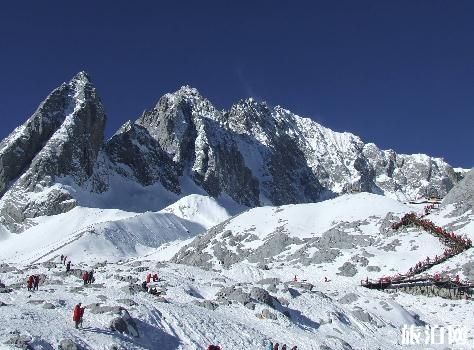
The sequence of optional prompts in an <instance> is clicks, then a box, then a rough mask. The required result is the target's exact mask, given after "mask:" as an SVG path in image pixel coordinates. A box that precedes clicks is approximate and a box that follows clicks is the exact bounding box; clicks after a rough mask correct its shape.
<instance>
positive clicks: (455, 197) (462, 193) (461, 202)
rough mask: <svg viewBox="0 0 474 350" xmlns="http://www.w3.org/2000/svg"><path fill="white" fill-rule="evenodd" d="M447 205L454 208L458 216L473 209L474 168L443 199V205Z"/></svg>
mask: <svg viewBox="0 0 474 350" xmlns="http://www.w3.org/2000/svg"><path fill="white" fill-rule="evenodd" d="M449 204H453V205H455V206H456V212H457V213H458V214H460V213H464V212H466V211H468V210H473V209H474V168H473V169H471V170H470V171H468V172H466V173H465V174H464V178H463V179H462V180H461V181H460V182H459V183H458V184H457V185H455V186H454V187H453V189H451V191H449V193H448V194H447V196H446V197H445V198H444V200H443V205H444V206H446V205H449Z"/></svg>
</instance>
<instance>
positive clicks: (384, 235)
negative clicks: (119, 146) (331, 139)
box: [0, 190, 474, 350]
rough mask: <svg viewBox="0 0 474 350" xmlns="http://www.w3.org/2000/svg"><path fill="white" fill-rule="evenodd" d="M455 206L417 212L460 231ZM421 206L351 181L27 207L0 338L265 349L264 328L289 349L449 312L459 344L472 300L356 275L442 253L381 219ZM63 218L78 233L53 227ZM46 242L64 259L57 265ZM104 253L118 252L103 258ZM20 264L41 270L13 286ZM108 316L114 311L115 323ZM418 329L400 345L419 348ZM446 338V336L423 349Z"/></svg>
mask: <svg viewBox="0 0 474 350" xmlns="http://www.w3.org/2000/svg"><path fill="white" fill-rule="evenodd" d="M453 191H454V190H453ZM455 209H456V205H454V204H446V206H445V207H443V208H442V209H441V210H439V211H435V212H433V213H432V214H430V215H429V216H428V218H429V219H430V220H432V221H434V222H436V223H437V224H438V225H441V226H443V227H445V228H447V229H454V230H455V231H456V232H457V233H459V234H466V235H467V236H468V237H469V238H471V239H473V238H474V235H473V232H474V231H473V228H474V227H473V225H472V224H473V222H474V221H473V219H474V216H473V215H474V213H473V212H472V211H470V212H465V213H464V214H462V215H460V216H459V215H458V216H453V210H455ZM422 210H423V206H416V205H406V204H402V203H400V202H398V201H396V200H393V199H390V198H388V197H386V196H380V195H374V194H370V193H358V194H346V195H343V196H339V197H337V198H334V199H330V200H327V201H323V202H319V203H308V204H295V205H284V206H279V207H262V208H253V209H250V210H248V211H245V212H243V213H241V214H240V215H237V216H234V217H230V215H229V213H228V212H226V210H225V209H224V208H223V207H222V206H221V205H220V204H219V203H218V202H217V201H216V200H214V199H212V198H209V197H207V198H206V197H202V196H194V195H193V196H188V197H185V198H183V199H181V200H180V201H179V202H177V203H175V204H173V205H171V206H169V207H167V208H166V209H164V210H162V211H161V212H159V213H146V214H138V215H137V214H135V215H132V214H131V213H127V212H123V211H119V210H116V209H115V210H112V209H108V210H105V209H104V210H101V212H100V213H99V210H98V209H93V208H88V209H86V208H80V207H76V208H74V209H72V210H70V211H69V212H66V213H63V214H59V215H55V216H51V217H48V218H36V219H34V220H46V221H45V222H42V223H39V224H38V225H37V226H34V227H31V228H30V229H28V230H27V231H25V232H24V233H23V234H21V235H15V236H14V237H11V238H10V239H8V240H6V241H5V242H2V245H1V246H0V259H1V262H2V263H1V264H0V281H1V283H3V284H5V288H2V287H1V286H0V291H1V292H2V293H1V294H0V296H1V297H0V329H1V330H2V332H0V343H9V344H17V345H21V344H28V346H30V348H31V349H44V348H58V346H59V345H60V344H63V345H62V346H64V347H63V349H64V348H66V347H65V346H66V345H65V344H71V343H72V344H77V346H78V347H80V348H83V349H87V350H92V349H93V350H95V349H120V350H125V349H127V350H128V349H130V350H132V349H140V350H143V349H149V350H150V349H163V350H173V349H177V350H178V349H179V350H190V349H192V350H201V349H205V348H206V347H207V346H208V345H209V344H216V345H217V344H218V345H220V346H221V347H222V349H224V350H227V349H241V348H248V349H265V348H266V347H267V346H268V343H269V341H272V342H273V343H276V342H279V343H280V345H282V344H284V343H285V344H287V345H290V346H293V345H297V346H298V349H301V350H328V349H334V350H349V349H357V350H365V349H380V350H393V349H399V350H402V349H406V348H407V345H404V344H402V339H403V338H402V330H403V327H411V326H413V327H418V329H419V330H421V331H422V332H423V334H424V330H425V326H429V327H439V326H443V327H446V329H447V327H460V326H463V327H465V328H466V329H467V330H468V333H467V335H466V338H467V341H468V343H467V345H466V346H465V347H463V346H461V345H459V346H452V347H451V348H459V349H464V348H466V349H467V348H469V346H471V345H472V340H473V334H472V329H473V327H474V319H473V318H472V317H471V315H472V313H473V312H474V304H473V303H472V301H470V300H462V299H453V300H447V299H442V298H440V297H428V296H426V295H416V294H408V293H405V292H403V291H401V290H398V291H397V292H391V293H390V292H384V291H378V290H373V289H367V288H364V287H362V286H361V285H360V281H361V279H365V278H366V277H367V276H368V277H369V278H378V277H380V276H384V275H385V276H386V275H394V274H397V273H404V272H406V271H407V270H408V268H409V267H411V266H413V264H414V263H416V262H417V261H420V260H422V259H424V258H425V257H426V256H427V255H428V256H433V255H434V254H438V255H440V254H442V252H443V250H444V249H445V247H444V246H443V244H442V242H440V241H439V240H438V239H437V238H436V237H434V236H433V235H430V234H428V233H426V232H425V231H423V230H421V229H420V228H417V227H409V228H405V229H401V230H397V231H395V230H393V229H391V228H390V225H391V223H392V222H395V221H396V220H397V218H399V217H400V216H402V215H403V214H405V213H407V212H411V211H418V212H420V211H422ZM216 223H217V224H216ZM190 224H191V225H190ZM72 226H74V227H77V229H78V231H79V232H82V233H83V235H61V232H57V230H55V228H57V227H63V228H64V230H65V231H67V230H71V227H72ZM40 227H42V230H40ZM182 227H184V228H185V229H184V230H183V229H182ZM195 228H196V230H195V231H194V232H193V234H197V235H198V236H197V237H196V238H195V239H194V240H193V239H189V240H186V237H188V236H186V230H189V231H191V230H193V229H195ZM159 230H161V231H163V234H161V233H160V232H158V231H159ZM41 231H43V232H41ZM173 234H175V236H174V238H176V239H180V241H177V242H174V243H173V242H169V243H170V244H168V245H167V244H164V245H161V246H160V247H158V248H156V247H157V245H155V243H154V239H153V237H154V238H155V240H156V242H159V241H160V240H162V238H163V237H167V238H170V239H173V237H171V236H172V235H173ZM161 242H163V241H161ZM3 243H6V245H4V244H3ZM147 244H148V245H149V246H147ZM51 248H53V249H51ZM131 248H133V249H131ZM137 248H138V250H142V251H137ZM176 251H179V252H178V253H177V254H176V255H175V256H174V258H173V259H172V261H169V260H170V257H171V256H173V254H174V252H176ZM60 254H67V255H68V257H69V258H70V259H71V260H72V262H73V265H72V271H71V272H70V273H66V272H64V266H63V265H62V264H60V261H59V255H60ZM101 254H102V255H101ZM108 254H117V255H116V257H118V258H120V259H122V260H121V261H111V260H109V258H110V256H109V255H108ZM472 258H473V254H472V249H469V250H467V251H465V252H463V253H462V254H460V255H458V256H456V257H454V258H452V259H449V260H447V261H445V262H443V263H442V264H440V265H437V266H434V267H433V268H432V269H431V270H429V271H428V272H427V273H430V274H433V273H435V272H442V273H443V275H444V274H446V275H448V276H451V277H453V276H454V275H455V274H458V275H460V276H461V278H462V279H463V280H464V279H471V280H472V279H474V267H473V263H472ZM100 259H102V260H100ZM104 260H107V261H104ZM91 269H94V271H95V273H94V275H95V279H96V280H95V282H94V283H93V284H92V285H87V286H83V283H82V280H81V278H80V276H81V274H82V272H83V271H86V270H87V271H89V270H91ZM155 272H156V273H158V275H159V277H160V281H159V282H152V283H151V284H152V286H155V287H156V288H157V289H158V290H159V291H160V292H161V295H160V296H155V295H151V294H149V293H147V292H146V291H144V290H142V289H141V286H140V284H141V282H142V281H143V280H144V279H145V276H146V275H147V274H148V273H155ZM31 274H37V275H39V276H40V277H41V283H40V287H39V291H36V292H29V291H27V290H26V288H25V286H24V285H25V281H26V279H27V278H28V276H29V275H31ZM294 276H296V277H297V281H296V282H295V281H294ZM325 278H328V280H325ZM78 302H82V304H83V305H84V306H86V310H85V316H84V325H83V326H84V328H83V329H75V328H74V326H73V323H72V321H70V318H71V311H72V309H73V307H74V305H75V304H76V303H78ZM125 310H126V311H125ZM120 319H122V321H123V322H125V324H126V325H125V327H122V328H117V327H118V326H119V325H120V324H122V326H123V322H122V323H121V321H120ZM118 329H120V330H122V333H120V332H118V331H117V330H118ZM422 341H423V343H422V344H420V345H419V346H412V348H413V349H420V350H421V349H426V348H427V347H426V344H425V343H424V338H422ZM447 345H450V344H449V343H448V338H447V337H446V340H445V343H444V344H443V345H442V346H440V347H436V346H434V347H433V349H438V348H440V349H444V348H446V346H447ZM24 346H26V345H24ZM70 346H73V345H70ZM71 348H72V349H74V347H71Z"/></svg>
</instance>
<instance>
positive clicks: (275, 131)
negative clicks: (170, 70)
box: [0, 72, 462, 232]
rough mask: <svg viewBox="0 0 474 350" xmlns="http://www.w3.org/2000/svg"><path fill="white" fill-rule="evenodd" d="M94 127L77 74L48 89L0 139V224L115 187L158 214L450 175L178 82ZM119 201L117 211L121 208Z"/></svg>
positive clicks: (91, 96) (445, 187)
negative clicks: (152, 100) (136, 194)
mask: <svg viewBox="0 0 474 350" xmlns="http://www.w3.org/2000/svg"><path fill="white" fill-rule="evenodd" d="M49 120H51V122H50V124H48V123H46V121H49ZM105 123H106V115H105V110H104V107H103V105H102V102H101V100H100V97H99V96H98V94H97V91H96V89H95V87H94V86H93V84H92V82H91V80H90V78H89V76H88V74H87V73H85V72H80V73H78V74H77V75H76V76H75V77H74V78H73V79H72V80H71V81H70V82H69V83H64V84H62V85H61V86H60V87H58V88H57V89H55V90H53V92H52V93H51V94H50V95H48V97H47V98H46V99H45V101H43V102H42V103H41V104H40V106H39V107H38V109H37V111H36V112H35V113H34V114H33V115H32V117H30V118H29V119H28V120H27V121H26V122H25V123H24V124H23V125H22V126H20V127H18V128H17V129H15V131H13V132H12V133H11V134H10V135H9V136H8V137H7V138H5V139H4V140H3V141H2V143H0V220H1V223H2V224H3V225H4V226H6V227H7V228H8V229H9V230H11V231H12V232H21V231H22V230H24V228H25V227H28V226H29V225H31V224H33V223H32V220H31V219H32V218H35V217H38V216H43V215H54V214H58V213H61V212H65V211H68V210H70V209H71V208H73V207H75V206H77V205H79V206H81V205H86V206H95V205H96V204H95V203H94V200H92V199H91V200H83V199H81V198H86V197H91V196H92V197H94V198H99V197H100V196H102V197H104V196H108V195H110V194H111V193H116V192H120V191H122V190H124V192H127V188H128V189H129V190H128V191H129V192H131V189H132V188H138V187H139V188H140V192H143V193H145V194H146V196H148V197H153V198H163V200H162V201H161V202H163V204H162V205H163V206H166V205H169V204H170V203H171V202H170V200H168V199H167V198H173V199H174V200H177V199H178V198H180V197H182V196H185V195H188V194H192V193H198V194H205V195H206V194H207V195H210V196H212V197H215V198H218V197H228V198H230V199H231V200H233V201H234V202H236V203H238V204H240V205H245V206H247V207H256V206H261V205H284V204H293V203H308V202H317V201H321V200H324V199H327V198H332V197H335V196H337V195H339V194H343V193H347V192H353V191H357V192H359V191H363V192H372V193H378V194H385V195H389V196H391V197H395V198H398V199H400V200H406V199H410V198H413V197H418V196H427V195H437V196H444V195H445V194H446V193H447V192H448V191H449V190H450V189H451V188H452V187H453V186H454V184H456V183H457V182H458V181H459V180H460V178H461V177H462V176H461V175H460V174H459V173H457V172H455V171H454V170H453V168H452V167H451V166H450V165H449V164H447V163H446V162H444V161H443V160H442V159H440V158H432V157H429V156H427V155H402V154H397V153H395V152H394V151H393V150H381V149H379V148H378V147H377V146H376V145H375V144H373V143H364V142H363V141H362V140H361V139H360V138H359V137H358V136H356V135H353V134H351V133H348V132H344V133H340V132H334V131H332V130H330V129H329V128H326V127H324V126H322V125H320V124H318V123H316V122H314V121H312V120H311V119H309V118H303V117H300V116H298V115H296V114H293V113H292V112H290V111H289V110H287V109H284V108H282V107H281V106H276V107H272V106H270V105H268V104H267V103H266V102H258V101H256V100H254V99H253V98H248V99H245V100H240V101H239V102H237V103H236V104H234V105H233V106H232V107H231V108H230V109H229V110H227V111H225V110H224V111H220V110H218V109H217V108H215V107H214V106H213V105H212V103H211V102H210V101H209V100H208V99H206V98H205V97H203V96H202V95H201V94H200V93H199V91H198V90H197V89H195V88H192V87H190V86H183V87H181V88H180V89H179V90H177V91H176V92H174V93H168V94H165V95H164V96H162V97H161V98H160V99H159V101H158V102H157V104H156V105H155V106H154V107H153V108H152V109H150V110H148V111H145V112H144V113H143V114H142V115H141V116H140V117H139V118H138V119H136V120H135V121H128V122H126V123H125V124H124V125H123V126H122V127H120V128H119V130H117V132H116V133H115V134H114V135H113V136H112V137H110V138H109V139H107V140H106V139H104V129H105ZM44 125H46V126H49V127H45V126H44ZM22 132H23V134H22ZM18 145H23V148H20V150H22V152H23V153H22V154H21V155H20V156H19V157H16V158H18V159H19V161H18V159H15V150H16V149H17V148H18ZM28 145H30V146H28ZM31 145H32V146H31ZM27 146H28V147H27ZM15 147H16V148H15ZM13 159H15V161H14V160H13ZM11 164H15V166H13V165H11ZM137 186H138V187H137ZM79 192H81V193H79ZM92 197H91V198H92ZM112 197H113V196H112ZM137 199H138V200H139V198H137ZM125 202H126V201H124V204H123V207H121V208H120V209H124V210H131V207H130V208H128V207H127V206H126V203H125ZM158 202H160V201H158ZM97 205H98V204H97ZM107 205H108V206H110V207H116V204H114V203H113V201H112V202H109V203H107ZM133 209H134V210H135V209H136V208H135V206H134V207H133ZM144 209H145V210H160V209H162V207H159V205H157V204H156V203H155V204H153V205H150V206H149V207H147V205H146V204H144Z"/></svg>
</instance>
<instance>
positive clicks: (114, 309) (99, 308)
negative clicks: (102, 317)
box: [85, 303, 124, 314]
mask: <svg viewBox="0 0 474 350" xmlns="http://www.w3.org/2000/svg"><path fill="white" fill-rule="evenodd" d="M85 308H86V310H87V311H89V312H90V313H93V314H105V313H113V314H120V312H121V311H122V310H124V309H123V307H121V306H106V305H101V304H100V303H93V304H89V305H87V306H86V307H85Z"/></svg>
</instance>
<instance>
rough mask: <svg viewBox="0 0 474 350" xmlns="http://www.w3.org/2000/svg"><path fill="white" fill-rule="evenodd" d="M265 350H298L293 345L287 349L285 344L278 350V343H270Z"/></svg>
mask: <svg viewBox="0 0 474 350" xmlns="http://www.w3.org/2000/svg"><path fill="white" fill-rule="evenodd" d="M267 349H268V350H298V347H297V346H296V345H295V346H293V347H292V348H291V349H289V348H288V347H287V346H286V344H283V345H282V346H281V349H280V344H279V343H275V344H273V343H272V342H271V341H270V342H269V343H268V346H267Z"/></svg>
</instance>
